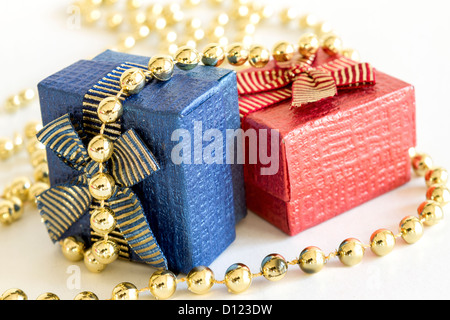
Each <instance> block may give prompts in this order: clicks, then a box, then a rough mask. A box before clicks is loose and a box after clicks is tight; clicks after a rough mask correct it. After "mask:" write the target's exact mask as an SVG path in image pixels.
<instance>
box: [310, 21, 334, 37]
mask: <svg viewBox="0 0 450 320" xmlns="http://www.w3.org/2000/svg"><path fill="white" fill-rule="evenodd" d="M314 29H315V32H316V33H317V34H318V35H324V34H328V33H331V32H332V31H333V27H332V26H331V24H330V23H329V22H326V21H325V22H319V23H317V24H316V25H315V27H314Z"/></svg>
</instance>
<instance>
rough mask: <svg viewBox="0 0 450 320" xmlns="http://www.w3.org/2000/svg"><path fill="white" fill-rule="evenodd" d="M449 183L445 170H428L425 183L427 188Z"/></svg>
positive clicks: (438, 168)
mask: <svg viewBox="0 0 450 320" xmlns="http://www.w3.org/2000/svg"><path fill="white" fill-rule="evenodd" d="M447 181H448V172H447V170H446V169H444V168H440V167H437V168H433V169H431V170H428V171H427V173H426V174H425V182H426V184H427V187H431V186H432V185H433V184H437V185H446V184H447Z"/></svg>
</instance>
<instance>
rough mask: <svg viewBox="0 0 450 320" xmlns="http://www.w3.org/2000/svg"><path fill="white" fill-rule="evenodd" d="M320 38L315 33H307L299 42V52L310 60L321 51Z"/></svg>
mask: <svg viewBox="0 0 450 320" xmlns="http://www.w3.org/2000/svg"><path fill="white" fill-rule="evenodd" d="M319 47H320V42H319V38H318V37H317V36H316V35H315V34H314V33H307V34H304V35H303V36H301V37H300V40H299V41H298V52H299V53H300V54H301V55H302V56H303V57H305V58H309V57H311V56H312V55H315V54H316V53H317V50H319Z"/></svg>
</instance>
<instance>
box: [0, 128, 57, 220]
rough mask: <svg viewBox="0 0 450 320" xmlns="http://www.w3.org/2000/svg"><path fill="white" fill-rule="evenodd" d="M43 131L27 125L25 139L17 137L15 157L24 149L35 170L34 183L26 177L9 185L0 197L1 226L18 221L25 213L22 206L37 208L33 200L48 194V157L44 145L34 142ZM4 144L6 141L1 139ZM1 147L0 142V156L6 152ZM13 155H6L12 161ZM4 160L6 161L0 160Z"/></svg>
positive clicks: (15, 140)
mask: <svg viewBox="0 0 450 320" xmlns="http://www.w3.org/2000/svg"><path fill="white" fill-rule="evenodd" d="M41 128H42V125H41V124H40V122H38V121H30V122H29V123H27V124H26V125H25V128H24V135H21V134H18V133H16V135H15V139H14V142H11V144H13V145H14V152H13V154H14V153H16V152H18V151H19V150H22V149H23V146H24V145H26V150H27V153H28V155H29V159H30V163H31V165H32V167H33V168H34V174H33V177H34V181H33V179H31V178H28V177H19V178H16V179H14V180H13V181H11V183H9V184H7V186H6V187H5V188H4V190H3V192H2V194H0V223H1V224H3V225H9V224H11V223H13V222H15V221H17V220H18V219H20V218H21V217H22V215H23V212H24V206H25V204H26V203H27V202H29V203H32V204H34V205H35V204H36V203H35V199H36V196H37V195H39V194H40V193H42V192H44V191H45V190H47V189H48V188H49V187H50V186H49V171H48V164H47V154H46V151H45V147H44V145H42V144H41V143H40V142H39V141H37V139H36V137H35V136H36V133H37V132H38V131H39V130H40V129H41ZM2 140H7V139H0V141H2ZM2 146H4V144H2V143H1V142H0V154H4V153H5V152H6V151H5V150H4V149H3V147H2ZM11 156H12V154H8V157H7V158H9V157H11ZM3 160H5V159H4V158H3Z"/></svg>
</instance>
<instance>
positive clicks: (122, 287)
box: [111, 282, 139, 300]
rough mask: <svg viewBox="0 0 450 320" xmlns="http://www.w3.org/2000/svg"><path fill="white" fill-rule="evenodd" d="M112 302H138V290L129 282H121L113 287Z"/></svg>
mask: <svg viewBox="0 0 450 320" xmlns="http://www.w3.org/2000/svg"><path fill="white" fill-rule="evenodd" d="M111 299H112V300H138V299H139V290H138V288H136V286H135V285H134V284H132V283H130V282H122V283H119V284H118V285H117V286H115V287H114V289H113V292H112V296H111Z"/></svg>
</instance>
